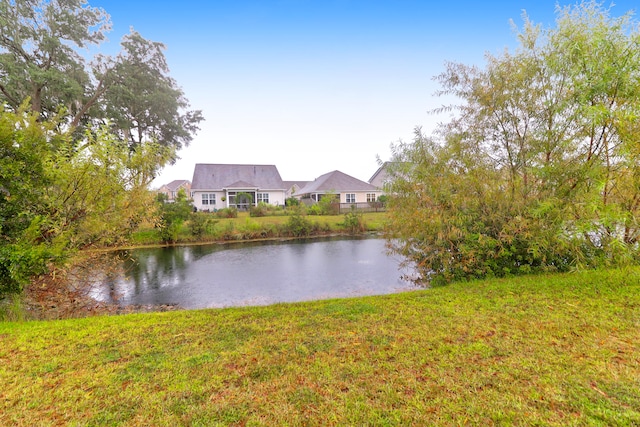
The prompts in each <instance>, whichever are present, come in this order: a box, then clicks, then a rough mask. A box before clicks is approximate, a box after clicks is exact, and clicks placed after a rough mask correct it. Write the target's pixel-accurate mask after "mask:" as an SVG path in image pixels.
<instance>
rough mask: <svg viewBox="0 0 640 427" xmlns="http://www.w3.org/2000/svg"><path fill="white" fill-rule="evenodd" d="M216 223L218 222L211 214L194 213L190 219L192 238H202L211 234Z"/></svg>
mask: <svg viewBox="0 0 640 427" xmlns="http://www.w3.org/2000/svg"><path fill="white" fill-rule="evenodd" d="M216 223H217V221H216V220H214V219H213V218H212V216H211V214H209V213H205V212H193V213H192V214H191V216H190V218H189V231H190V232H191V235H192V236H195V237H202V236H204V235H205V234H207V233H209V232H210V229H211V227H212V226H214V225H215V224H216Z"/></svg>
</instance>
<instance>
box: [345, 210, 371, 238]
mask: <svg viewBox="0 0 640 427" xmlns="http://www.w3.org/2000/svg"><path fill="white" fill-rule="evenodd" d="M342 226H343V227H344V228H346V229H347V230H348V231H349V232H351V233H358V232H362V231H365V230H366V228H367V227H366V225H365V223H364V219H363V217H362V214H361V213H359V212H357V211H356V210H355V208H352V209H351V212H347V213H346V214H344V222H343V223H342Z"/></svg>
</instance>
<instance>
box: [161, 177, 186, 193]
mask: <svg viewBox="0 0 640 427" xmlns="http://www.w3.org/2000/svg"><path fill="white" fill-rule="evenodd" d="M188 183H189V180H187V179H176V180H174V181H171V182H170V183H168V184H166V187H167V188H168V189H169V191H178V190H179V189H180V187H182V186H183V185H186V184H188Z"/></svg>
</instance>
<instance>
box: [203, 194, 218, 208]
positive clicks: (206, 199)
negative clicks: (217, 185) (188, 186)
mask: <svg viewBox="0 0 640 427" xmlns="http://www.w3.org/2000/svg"><path fill="white" fill-rule="evenodd" d="M215 204H216V195H215V194H214V193H203V194H202V206H204V205H215Z"/></svg>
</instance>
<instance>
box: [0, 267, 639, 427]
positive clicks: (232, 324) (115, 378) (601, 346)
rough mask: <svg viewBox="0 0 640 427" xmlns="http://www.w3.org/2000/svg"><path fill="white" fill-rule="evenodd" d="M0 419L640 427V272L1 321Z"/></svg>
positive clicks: (27, 423) (33, 421)
mask: <svg viewBox="0 0 640 427" xmlns="http://www.w3.org/2000/svg"><path fill="white" fill-rule="evenodd" d="M0 425H17V426H34V425H38V426H47V425H83V426H84V425H104V426H115V425H126V426H137V425H141V426H142V425H159V426H163V425H167V426H170V425H171V426H173V425H190V426H199V425H247V426H260V425H265V426H281V425H291V426H300V425H311V426H315V425H318V426H325V425H336V426H343V425H358V426H360V425H376V426H378V425H383V426H384V425H392V426H409V425H416V426H428V425H443V426H450V425H473V426H490V425H520V426H531V425H534V426H536V425H538V426H572V425H573V426H592V425H593V426H637V425H640V269H630V270H624V271H619V270H613V271H598V272H585V273H576V274H567V275H548V276H531V277H524V278H517V279H508V280H494V281H481V282H473V283H466V284H465V283H459V284H454V285H451V286H447V287H443V288H436V289H431V290H424V291H416V292H409V293H404V294H397V295H387V296H380V297H365V298H354V299H342V300H328V301H319V302H312V303H299V304H279V305H274V306H269V307H255V308H241V309H217V310H197V311H179V312H167V313H153V314H136V315H123V316H113V317H94V318H85V319H76V320H62V321H48V322H24V323H0Z"/></svg>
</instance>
